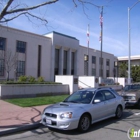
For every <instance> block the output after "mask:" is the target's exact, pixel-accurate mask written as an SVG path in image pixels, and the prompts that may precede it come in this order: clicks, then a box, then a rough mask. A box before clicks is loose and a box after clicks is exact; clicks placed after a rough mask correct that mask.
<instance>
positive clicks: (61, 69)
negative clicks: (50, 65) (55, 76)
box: [59, 47, 64, 75]
mask: <svg viewBox="0 0 140 140" xmlns="http://www.w3.org/2000/svg"><path fill="white" fill-rule="evenodd" d="M59 56H60V57H59V75H63V56H64V49H63V47H61V49H60V54H59Z"/></svg>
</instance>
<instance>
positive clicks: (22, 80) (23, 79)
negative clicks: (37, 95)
mask: <svg viewBox="0 0 140 140" xmlns="http://www.w3.org/2000/svg"><path fill="white" fill-rule="evenodd" d="M27 81H28V77H27V76H25V75H22V76H20V77H19V78H18V82H27Z"/></svg>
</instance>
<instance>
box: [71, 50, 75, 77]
mask: <svg viewBox="0 0 140 140" xmlns="http://www.w3.org/2000/svg"><path fill="white" fill-rule="evenodd" d="M74 62H75V53H74V52H72V53H71V74H72V75H74Z"/></svg>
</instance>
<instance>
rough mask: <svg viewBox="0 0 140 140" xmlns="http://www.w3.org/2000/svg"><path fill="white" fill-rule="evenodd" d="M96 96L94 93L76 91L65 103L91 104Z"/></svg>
mask: <svg viewBox="0 0 140 140" xmlns="http://www.w3.org/2000/svg"><path fill="white" fill-rule="evenodd" d="M93 96H94V91H88V90H87V91H86V90H85V91H76V92H74V93H73V94H71V95H70V96H69V97H68V98H66V99H65V100H64V102H73V103H85V104H89V103H90V102H91V101H92V98H93Z"/></svg>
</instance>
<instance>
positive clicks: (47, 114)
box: [45, 113, 57, 118]
mask: <svg viewBox="0 0 140 140" xmlns="http://www.w3.org/2000/svg"><path fill="white" fill-rule="evenodd" d="M45 115H46V116H47V117H51V118H57V115H56V114H52V113H45Z"/></svg>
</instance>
